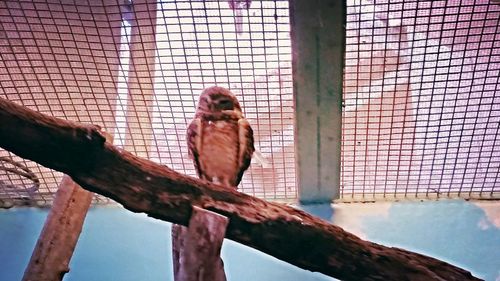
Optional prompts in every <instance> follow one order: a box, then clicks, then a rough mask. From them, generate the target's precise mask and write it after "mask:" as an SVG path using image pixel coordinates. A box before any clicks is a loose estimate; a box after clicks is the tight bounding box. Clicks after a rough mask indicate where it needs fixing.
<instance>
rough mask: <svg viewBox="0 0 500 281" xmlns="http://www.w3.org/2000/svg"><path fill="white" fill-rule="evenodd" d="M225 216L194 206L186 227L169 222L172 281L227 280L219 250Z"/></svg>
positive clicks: (224, 225) (225, 222)
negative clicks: (170, 229)
mask: <svg viewBox="0 0 500 281" xmlns="http://www.w3.org/2000/svg"><path fill="white" fill-rule="evenodd" d="M227 224H228V219H227V218H226V217H224V216H221V215H219V214H217V213H214V212H211V211H207V210H204V209H201V208H199V207H193V212H192V213H191V219H190V220H189V226H188V227H184V226H182V225H178V224H174V225H172V253H173V255H172V256H173V262H174V280H175V281H226V275H225V273H224V264H223V263H222V259H221V258H220V250H221V248H222V242H223V240H224V236H225V233H226V227H227Z"/></svg>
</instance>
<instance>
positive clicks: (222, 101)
mask: <svg viewBox="0 0 500 281" xmlns="http://www.w3.org/2000/svg"><path fill="white" fill-rule="evenodd" d="M231 111H232V112H236V113H239V114H241V107H240V103H239V102H238V99H237V98H236V96H235V95H234V94H233V93H231V92H230V91H229V90H228V89H226V88H222V87H218V86H213V87H210V88H206V89H205V90H203V92H202V93H201V96H200V100H199V101H198V109H197V112H199V113H204V114H207V113H224V112H231Z"/></svg>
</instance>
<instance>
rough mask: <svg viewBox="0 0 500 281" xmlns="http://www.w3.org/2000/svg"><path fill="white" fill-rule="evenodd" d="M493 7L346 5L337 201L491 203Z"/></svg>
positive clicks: (496, 64)
mask: <svg viewBox="0 0 500 281" xmlns="http://www.w3.org/2000/svg"><path fill="white" fill-rule="evenodd" d="M499 20H500V6H499V5H498V3H497V4H495V3H493V1H488V0H484V1H483V0H481V1H457V0H452V1H408V0H406V1H388V0H385V1H383V0H382V1H380V0H375V1H360V0H348V1H347V25H346V29H347V33H346V67H345V80H344V83H345V84H344V88H345V96H344V103H345V104H344V105H345V107H344V114H343V151H342V163H343V165H342V190H341V192H342V197H343V198H344V199H346V200H353V199H358V200H371V199H377V198H429V197H430V198H435V197H455V196H460V197H465V198H492V197H494V198H499V197H500V196H499V195H500V175H499V171H500V140H499V138H500V135H499V128H500V87H499V77H500V28H499V26H500V22H499Z"/></svg>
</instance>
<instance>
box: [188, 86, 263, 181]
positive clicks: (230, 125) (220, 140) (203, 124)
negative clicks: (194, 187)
mask: <svg viewBox="0 0 500 281" xmlns="http://www.w3.org/2000/svg"><path fill="white" fill-rule="evenodd" d="M187 143H188V149H189V157H190V158H191V159H193V162H194V166H195V169H196V172H197V174H198V177H199V178H201V179H204V180H207V181H210V182H214V183H217V184H221V185H223V186H226V187H230V188H236V187H237V186H238V184H239V183H240V181H241V177H242V176H243V173H244V172H245V170H246V169H248V166H250V161H251V159H252V154H253V152H254V151H255V149H254V146H253V131H252V128H251V127H250V124H249V123H248V121H247V120H246V119H245V117H243V114H242V112H241V107H240V104H239V102H238V100H237V99H236V97H235V96H234V95H233V93H231V92H230V91H229V90H227V89H225V88H222V87H217V86H213V87H210V88H207V89H205V90H203V92H202V93H201V96H200V99H199V101H198V108H197V109H196V114H195V116H194V119H193V121H191V124H190V125H189V127H188V130H187Z"/></svg>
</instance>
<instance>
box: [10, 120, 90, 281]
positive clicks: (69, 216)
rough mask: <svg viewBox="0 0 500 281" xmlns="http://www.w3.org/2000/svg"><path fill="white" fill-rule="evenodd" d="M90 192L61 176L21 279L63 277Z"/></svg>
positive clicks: (38, 280) (35, 280) (53, 280)
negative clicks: (52, 201)
mask: <svg viewBox="0 0 500 281" xmlns="http://www.w3.org/2000/svg"><path fill="white" fill-rule="evenodd" d="M2 124H4V123H2ZM92 196H93V193H91V192H88V191H87V190H85V189H83V188H81V187H80V186H78V184H76V183H75V182H74V181H73V180H72V179H71V178H70V177H69V176H64V177H63V180H62V182H61V184H60V186H59V189H58V190H57V193H56V197H55V199H54V203H53V204H52V208H51V210H50V212H49V215H48V216H47V220H46V221H45V225H44V226H43V229H42V232H41V233H40V237H39V238H38V241H37V243H36V246H35V249H34V250H33V254H32V255H31V259H30V262H29V264H28V267H26V271H25V272H24V276H23V281H57V280H62V279H63V277H64V274H66V273H67V272H68V271H69V261H70V260H71V256H72V255H73V250H74V249H75V246H76V243H77V242H78V237H79V236H80V232H81V231H82V227H83V222H84V220H85V216H86V215H87V211H88V209H89V207H90V203H91V202H92Z"/></svg>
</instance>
